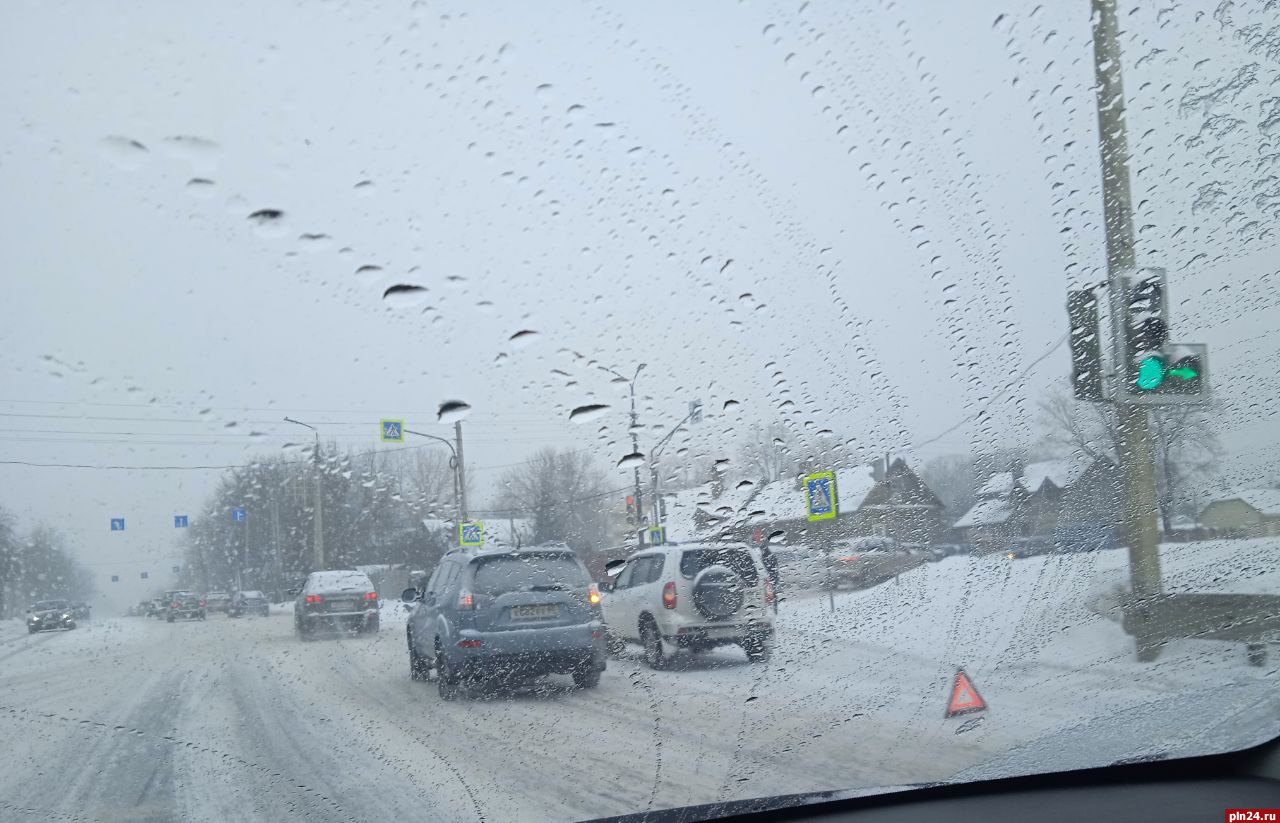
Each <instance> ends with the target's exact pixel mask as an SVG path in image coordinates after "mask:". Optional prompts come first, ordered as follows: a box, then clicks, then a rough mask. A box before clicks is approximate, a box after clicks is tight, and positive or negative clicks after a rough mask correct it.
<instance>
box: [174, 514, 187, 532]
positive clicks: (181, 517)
mask: <svg viewBox="0 0 1280 823" xmlns="http://www.w3.org/2000/svg"><path fill="white" fill-rule="evenodd" d="M173 527H174V528H175V529H185V528H186V527H187V516H186V515H185V514H175V515H174V516H173Z"/></svg>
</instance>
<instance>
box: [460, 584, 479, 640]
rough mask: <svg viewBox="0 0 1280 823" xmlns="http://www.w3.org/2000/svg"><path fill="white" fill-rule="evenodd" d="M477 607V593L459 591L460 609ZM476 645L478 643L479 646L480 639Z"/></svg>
mask: <svg viewBox="0 0 1280 823" xmlns="http://www.w3.org/2000/svg"><path fill="white" fill-rule="evenodd" d="M475 607H476V598H475V595H473V594H471V592H467V591H464V592H459V593H458V608H459V609H474V608H475ZM476 645H477V646H478V645H480V641H479V640H477V641H476Z"/></svg>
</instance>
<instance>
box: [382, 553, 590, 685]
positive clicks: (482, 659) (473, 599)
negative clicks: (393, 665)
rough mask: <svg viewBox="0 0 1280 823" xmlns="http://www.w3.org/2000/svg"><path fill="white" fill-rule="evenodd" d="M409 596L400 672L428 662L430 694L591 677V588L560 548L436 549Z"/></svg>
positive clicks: (418, 670)
mask: <svg viewBox="0 0 1280 823" xmlns="http://www.w3.org/2000/svg"><path fill="white" fill-rule="evenodd" d="M404 599H405V601H406V602H409V603H412V604H413V612H412V613H411V614H410V615H409V622H408V624H407V626H406V632H407V636H408V642H409V672H410V675H411V676H412V677H413V678H414V679H415V680H427V679H428V678H429V677H430V673H431V672H432V671H433V670H434V672H435V676H436V681H437V684H438V686H439V689H440V696H441V697H442V698H443V699H445V700H452V699H453V698H454V697H456V696H457V695H458V691H459V688H460V687H462V686H467V687H470V686H478V685H482V684H485V683H492V682H498V681H503V680H507V681H511V680H527V679H530V678H533V677H539V676H542V675H546V674H570V675H573V681H574V682H575V683H576V684H578V686H580V687H582V688H588V689H589V688H593V687H595V686H596V685H597V684H598V683H599V682H600V673H601V672H603V671H604V668H605V659H606V654H605V641H604V623H603V615H602V613H601V610H600V593H599V592H598V591H597V590H596V587H595V584H593V583H592V582H591V578H590V576H589V575H588V574H587V569H586V566H584V565H583V564H582V561H581V560H579V559H578V556H577V555H576V554H574V553H573V552H572V551H571V550H570V549H568V548H563V547H562V548H554V547H541V548H538V547H534V548H527V549H518V550H479V551H477V550H456V551H452V552H450V553H448V554H446V555H445V556H444V557H443V558H442V559H441V560H440V563H439V565H437V566H436V569H435V571H434V572H432V574H431V577H430V578H429V579H428V580H427V582H426V584H425V585H424V586H423V589H422V590H421V591H419V590H417V589H406V590H405V592H404Z"/></svg>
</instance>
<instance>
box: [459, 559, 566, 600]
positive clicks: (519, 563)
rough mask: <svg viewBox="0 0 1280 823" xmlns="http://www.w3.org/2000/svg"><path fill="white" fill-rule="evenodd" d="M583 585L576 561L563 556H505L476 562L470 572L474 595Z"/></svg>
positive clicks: (563, 588) (546, 589) (556, 589)
mask: <svg viewBox="0 0 1280 823" xmlns="http://www.w3.org/2000/svg"><path fill="white" fill-rule="evenodd" d="M586 585H587V581H586V578H585V577H584V575H583V574H582V570H581V569H580V568H579V566H578V564H577V562H576V561H575V560H573V558H571V557H565V556H563V555H539V554H524V555H516V556H513V555H506V556H502V557H493V558H489V559H486V560H481V561H479V562H478V563H477V564H476V566H475V570H474V571H473V572H472V586H473V588H474V591H475V592H476V594H487V595H491V596H496V595H499V594H506V593H507V592H521V591H560V590H565V589H582V588H585V587H586Z"/></svg>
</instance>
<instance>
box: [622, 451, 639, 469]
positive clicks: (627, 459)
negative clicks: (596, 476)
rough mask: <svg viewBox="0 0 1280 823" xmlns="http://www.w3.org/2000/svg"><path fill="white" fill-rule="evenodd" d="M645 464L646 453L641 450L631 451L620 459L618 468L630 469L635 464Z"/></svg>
mask: <svg viewBox="0 0 1280 823" xmlns="http://www.w3.org/2000/svg"><path fill="white" fill-rule="evenodd" d="M643 464H644V454H642V453H641V452H631V454H627V455H623V457H622V459H621V460H619V461H618V468H620V469H629V468H632V467H633V466H641V465H643Z"/></svg>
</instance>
